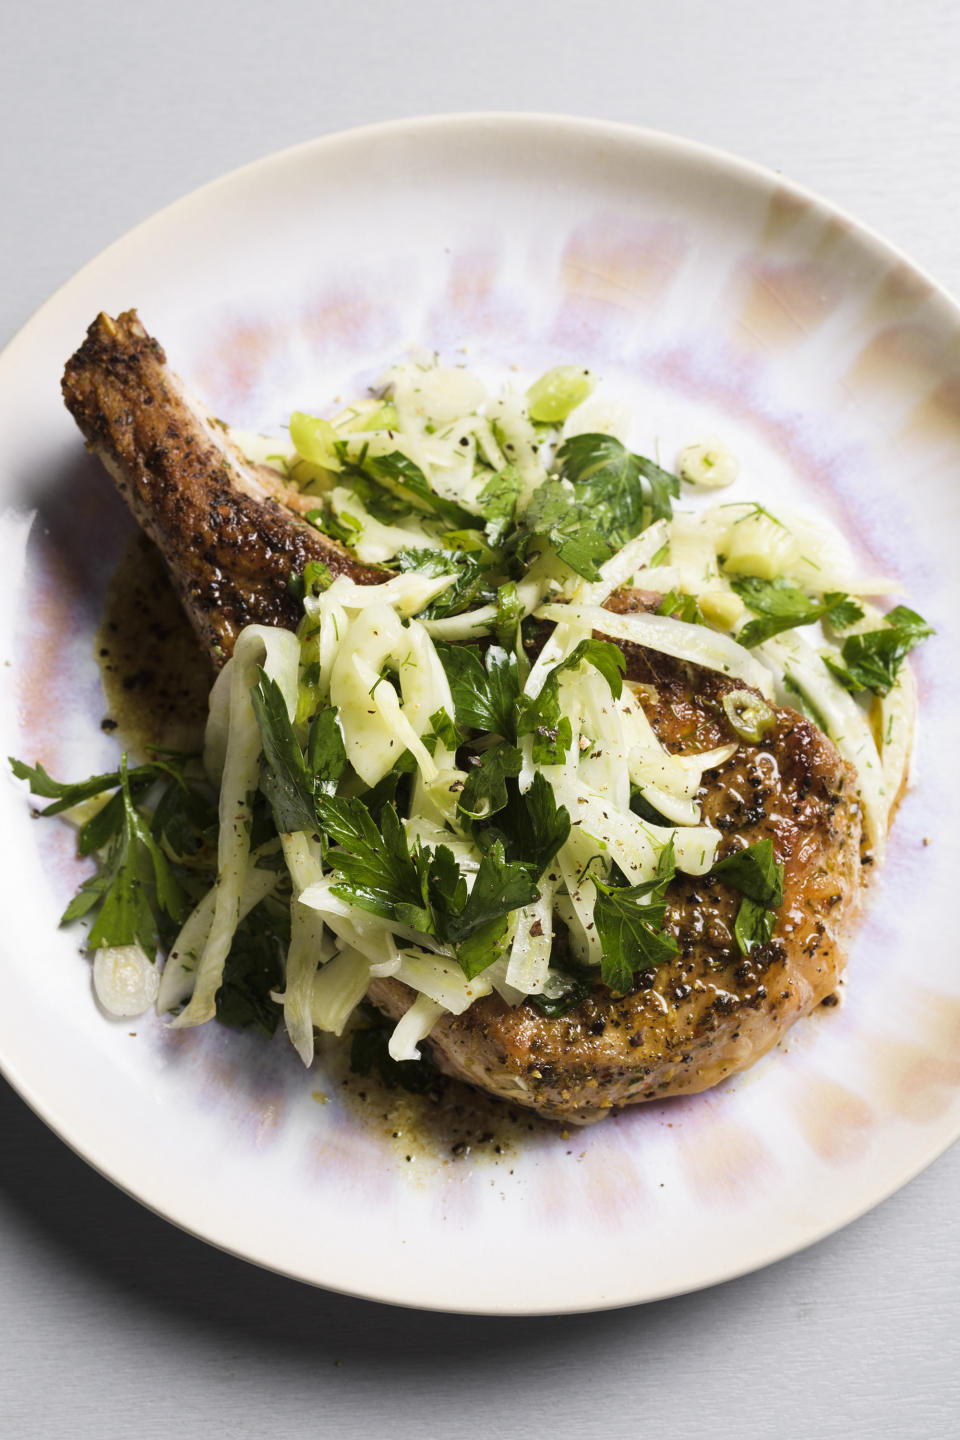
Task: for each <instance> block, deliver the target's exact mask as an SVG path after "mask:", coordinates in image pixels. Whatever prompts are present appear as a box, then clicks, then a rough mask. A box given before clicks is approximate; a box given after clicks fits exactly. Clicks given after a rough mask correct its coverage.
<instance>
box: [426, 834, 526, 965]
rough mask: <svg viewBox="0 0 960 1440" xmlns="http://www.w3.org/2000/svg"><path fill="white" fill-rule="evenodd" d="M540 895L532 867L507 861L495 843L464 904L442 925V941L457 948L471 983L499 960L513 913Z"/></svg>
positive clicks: (484, 857)
mask: <svg viewBox="0 0 960 1440" xmlns="http://www.w3.org/2000/svg"><path fill="white" fill-rule="evenodd" d="M438 848H439V849H444V848H445V847H444V846H440V847H438ZM449 853H450V852H449V851H447V854H449ZM451 859H452V856H451ZM465 888H466V887H465V886H464V889H465ZM538 893H539V892H538V890H537V885H536V881H535V880H534V879H533V875H532V873H531V870H530V867H529V866H528V865H522V864H518V863H516V862H514V861H508V860H507V859H506V856H505V855H504V850H503V845H502V844H501V842H500V841H499V840H496V841H494V843H493V845H492V846H491V847H490V849H489V850H487V851H486V852H485V853H484V856H483V859H482V860H481V861H480V869H479V870H478V871H477V875H476V878H475V880H474V882H473V889H472V890H471V891H470V894H469V895H468V896H467V898H466V901H465V903H464V904H463V905H462V907H460V908H458V909H457V910H456V911H453V910H451V911H448V913H447V915H446V916H445V922H444V925H443V938H445V939H446V940H448V941H450V943H451V944H453V945H454V946H455V947H456V951H457V959H458V961H459V962H460V968H461V969H462V970H463V973H464V974H465V975H466V977H467V979H468V980H472V979H473V978H474V976H476V975H479V974H480V972H481V971H482V970H486V968H487V966H488V965H492V964H493V962H494V960H496V959H497V957H498V955H499V953H500V942H501V941H502V939H503V937H504V936H505V934H506V932H507V927H508V925H509V923H510V922H509V915H510V911H511V910H518V909H519V908H520V907H521V906H523V905H529V904H531V903H532V902H533V901H534V900H536V898H537V895H538ZM458 898H459V897H458Z"/></svg>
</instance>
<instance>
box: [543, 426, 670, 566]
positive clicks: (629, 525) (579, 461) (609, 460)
mask: <svg viewBox="0 0 960 1440" xmlns="http://www.w3.org/2000/svg"><path fill="white" fill-rule="evenodd" d="M557 462H558V464H559V466H560V478H561V480H569V481H570V482H571V483H572V484H573V485H574V486H575V487H576V491H577V499H578V501H579V503H580V504H581V505H585V506H587V507H589V508H590V509H591V510H595V511H599V512H601V513H602V515H603V521H602V525H603V529H604V532H605V533H606V535H607V538H608V539H609V540H610V542H611V543H612V545H613V546H614V548H615V549H619V548H620V547H621V546H622V545H625V544H626V543H627V541H628V540H632V539H633V537H634V535H639V533H640V531H641V530H643V529H644V522H645V520H646V516H645V514H644V511H645V509H647V508H648V507H649V510H650V518H651V520H669V519H670V516H671V513H672V505H671V500H672V499H673V497H675V496H678V495H679V494H680V481H679V479H678V478H677V476H676V475H671V474H670V472H669V471H667V470H662V469H661V468H660V466H659V465H656V464H654V462H653V461H652V460H648V459H646V457H645V456H643V455H634V454H633V452H632V451H630V450H628V449H627V448H626V446H625V445H623V444H621V442H620V441H619V440H617V439H615V438H614V436H612V435H600V434H588V435H574V436H572V437H571V438H570V439H569V440H565V441H564V443H563V444H562V445H561V446H560V449H559V450H558V451H557ZM641 477H642V479H643V480H646V482H647V484H646V486H644V485H643V484H642V481H641Z"/></svg>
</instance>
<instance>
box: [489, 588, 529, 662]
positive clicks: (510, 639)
mask: <svg viewBox="0 0 960 1440" xmlns="http://www.w3.org/2000/svg"><path fill="white" fill-rule="evenodd" d="M522 619H523V606H522V605H521V604H520V596H519V594H518V593H517V587H516V585H515V584H514V582H513V581H512V580H508V581H507V583H506V584H505V585H501V586H500V587H499V588H498V590H497V619H496V623H495V625H494V633H495V634H496V637H497V644H498V645H500V646H501V647H502V648H503V649H504V650H514V649H516V648H517V638H518V636H517V632H518V628H519V625H520V621H521V620H522Z"/></svg>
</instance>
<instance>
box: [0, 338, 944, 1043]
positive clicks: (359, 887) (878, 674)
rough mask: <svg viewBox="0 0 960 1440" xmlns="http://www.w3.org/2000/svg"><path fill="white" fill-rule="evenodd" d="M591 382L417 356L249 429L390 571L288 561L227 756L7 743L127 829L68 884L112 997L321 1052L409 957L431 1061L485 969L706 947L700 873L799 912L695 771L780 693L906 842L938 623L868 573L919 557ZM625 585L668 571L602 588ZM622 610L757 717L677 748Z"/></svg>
mask: <svg viewBox="0 0 960 1440" xmlns="http://www.w3.org/2000/svg"><path fill="white" fill-rule="evenodd" d="M594 389H595V386H594V379H593V376H592V375H591V374H590V373H589V372H588V371H586V370H583V369H582V368H578V367H575V366H563V367H559V368H557V369H555V370H551V371H549V372H548V373H547V374H546V375H544V376H542V377H541V378H540V379H539V380H538V381H536V382H535V383H534V384H533V385H532V386H531V387H530V388H529V389H528V390H526V391H525V392H519V391H517V390H514V389H511V388H509V387H507V388H504V389H503V390H502V391H501V392H500V393H499V394H496V395H491V394H489V393H488V391H487V390H486V388H485V386H484V385H483V384H482V383H481V381H480V380H479V379H478V378H477V377H476V376H475V375H473V374H472V373H471V372H470V371H468V370H467V369H465V368H461V367H456V368H445V367H442V366H440V365H439V364H437V363H436V362H435V361H432V360H431V361H430V362H428V363H422V364H421V363H414V362H409V363H405V364H401V365H398V366H397V367H395V368H394V369H393V370H391V371H390V372H389V373H388V374H387V375H386V376H385V377H384V380H383V383H382V385H381V386H380V387H379V388H378V390H377V392H376V394H375V395H374V396H373V397H372V398H369V399H365V400H362V401H358V402H357V403H356V404H355V405H352V406H350V407H349V408H347V409H346V410H344V411H342V412H341V413H340V414H338V415H336V416H334V417H333V418H332V419H324V418H320V417H318V416H316V415H311V414H307V413H303V412H295V413H294V415H293V416H292V418H291V422H290V427H289V434H288V435H287V436H285V437H284V438H283V440H282V441H278V440H277V439H276V438H273V439H264V438H263V437H253V436H236V437H235V438H236V439H237V442H238V443H239V444H240V445H241V447H242V448H243V450H244V452H245V453H246V454H247V455H248V456H249V457H250V458H251V459H252V460H254V461H256V462H257V463H260V464H267V465H270V466H272V467H273V468H274V469H275V470H277V471H278V473H280V474H281V475H282V476H284V478H285V479H286V480H287V481H288V482H289V483H291V484H293V485H295V486H296V487H297V488H298V489H299V491H300V492H301V494H302V495H303V496H306V497H308V498H309V500H310V501H313V500H315V503H310V504H308V507H307V512H306V519H307V522H308V523H309V524H311V525H314V526H315V527H317V529H319V530H321V531H322V532H323V533H324V534H325V535H327V536H329V537H331V538H333V539H334V540H336V541H337V542H338V543H340V544H341V545H343V546H344V547H345V548H346V549H347V550H348V551H349V552H350V553H351V554H352V555H353V556H355V557H356V558H357V559H358V560H359V561H361V562H363V563H364V564H367V565H375V566H379V567H381V568H382V570H383V579H382V582H381V583H375V584H357V583H355V582H354V581H353V580H352V579H349V578H347V577H346V576H339V577H338V578H336V579H334V578H333V577H332V576H331V574H330V572H329V571H328V570H327V569H326V568H325V566H323V565H322V564H320V563H310V564H308V565H307V566H306V568H305V570H304V572H303V573H302V574H300V575H291V576H290V581H289V583H290V585H291V587H292V588H293V589H294V592H295V593H296V594H297V595H298V596H299V597H300V598H301V599H302V605H303V618H302V621H301V623H300V625H299V628H298V630H297V632H296V633H294V632H293V631H289V630H283V629H275V628H270V627H266V626H261V625H251V626H248V627H247V628H246V629H245V630H243V631H242V632H241V634H240V635H239V637H238V639H237V643H236V646H235V650H234V653H233V655H232V657H231V658H230V659H229V661H228V662H227V663H226V665H225V666H224V668H223V669H222V670H221V672H220V674H219V676H218V678H217V680H216V683H215V685H214V687H213V690H212V693H211V696H210V711H209V720H208V724H207V729H206V741H205V749H204V754H203V757H202V761H201V759H200V758H199V757H187V756H183V755H178V754H173V753H168V752H159V751H158V752H152V753H151V755H150V757H149V758H148V759H147V760H146V761H145V762H144V763H141V764H136V765H135V764H133V763H128V762H127V760H126V758H125V757H124V759H122V760H121V763H120V766H119V768H118V770H117V771H116V772H115V773H112V774H107V775H101V776H95V777H93V778H92V779H91V780H89V781H85V782H82V783H80V784H68V783H61V782H59V781H56V780H54V779H52V778H51V777H50V776H49V775H48V774H47V773H46V772H45V771H44V770H43V769H42V767H40V766H36V767H30V766H28V765H26V764H24V763H23V762H21V761H14V762H12V763H13V768H14V771H15V773H16V774H17V775H18V776H20V777H21V778H23V779H26V780H28V781H29V782H30V785H31V789H32V791H33V793H34V794H35V795H38V796H41V797H43V798H45V799H47V800H49V801H50V803H49V804H48V805H47V806H46V808H45V809H44V810H43V811H42V812H41V813H43V814H55V813H64V812H66V813H67V814H68V816H70V817H71V818H72V819H73V820H74V822H75V823H76V824H77V825H78V827H79V828H78V839H79V849H80V851H81V853H82V854H84V855H88V856H91V857H94V858H95V859H96V860H97V861H98V868H97V870H96V872H95V873H94V874H93V875H92V876H91V878H90V879H88V880H87V881H86V882H85V883H84V885H83V887H82V888H81V890H80V892H79V894H78V895H77V897H76V898H75V899H74V900H73V901H72V902H71V904H70V906H69V907H68V909H67V912H66V914H65V916H64V919H65V920H75V919H79V918H81V917H87V918H88V920H89V921H91V922H92V923H91V928H90V930H89V933H88V936H87V945H88V947H89V949H90V950H91V951H92V952H93V955H94V979H95V984H96V988H97V993H98V995H99V997H100V999H101V1001H102V1002H103V1004H104V1005H105V1006H106V1008H107V1009H108V1010H110V1011H112V1012H113V1013H117V1014H135V1013H139V1012H141V1011H143V1010H144V1009H146V1008H147V1007H148V1006H149V1005H150V1004H155V1005H156V1008H157V1010H158V1012H159V1013H160V1014H161V1015H162V1016H165V1017H168V1019H169V1023H171V1024H172V1025H173V1026H176V1027H188V1026H193V1025H198V1024H202V1023H204V1022H206V1021H208V1020H211V1019H213V1018H214V1017H215V1016H219V1018H221V1019H223V1020H225V1021H227V1022H228V1023H233V1024H237V1025H255V1026H258V1027H259V1028H261V1029H263V1030H265V1031H267V1032H269V1033H272V1032H273V1031H274V1030H275V1029H276V1028H277V1026H278V1025H279V1024H280V1023H281V1022H282V1024H283V1025H284V1027H285V1029H286V1031H287V1033H288V1035H289V1037H290V1040H291V1041H292V1043H293V1045H294V1046H295V1048H296V1050H297V1052H298V1054H299V1055H300V1057H301V1059H302V1060H303V1061H304V1063H305V1064H308V1065H309V1064H310V1063H311V1062H312V1060H313V1056H314V1044H315V1031H316V1030H320V1031H326V1032H331V1033H333V1034H336V1035H340V1034H342V1033H343V1032H344V1030H345V1029H346V1028H347V1027H348V1025H349V1024H350V1023H351V1017H353V1016H354V1014H355V1012H357V1010H358V1007H359V1006H360V1005H361V1002H362V1001H363V999H364V996H365V995H366V994H367V992H368V990H369V988H370V986H371V984H372V983H373V982H374V981H376V980H378V979H384V978H394V979H396V980H398V981H400V982H402V984H403V985H405V986H406V987H408V989H409V991H410V992H411V993H412V995H413V1001H412V1003H411V1004H410V1006H409V1008H407V1009H406V1011H405V1013H404V1014H403V1015H402V1018H400V1019H399V1020H398V1021H397V1023H396V1025H395V1028H394V1029H393V1031H392V1034H391V1035H390V1039H389V1056H390V1058H391V1059H392V1061H395V1062H408V1061H414V1060H416V1059H418V1058H419V1055H420V1051H419V1048H418V1047H419V1045H420V1042H421V1041H422V1040H424V1039H425V1038H427V1037H428V1036H429V1035H430V1032H431V1030H432V1029H433V1028H434V1026H436V1025H437V1023H438V1022H440V1021H442V1020H443V1019H444V1017H449V1016H456V1015H460V1014H462V1013H463V1012H464V1011H466V1010H467V1009H468V1008H469V1007H470V1006H471V1005H472V1004H473V1003H474V1002H475V1001H477V1000H478V999H480V998H481V997H483V996H487V995H490V994H491V992H496V993H497V994H498V995H499V996H500V997H501V998H502V1000H503V1001H504V1002H505V1003H506V1004H507V1005H510V1006H517V1005H520V1004H524V1003H527V1004H530V1005H533V1006H535V1007H536V1008H537V1009H538V1010H539V1011H540V1012H542V1014H544V1015H546V1016H550V1017H559V1016H562V1015H563V1014H565V1013H566V1012H568V1011H569V1010H570V1009H571V1008H572V1007H573V1006H575V1005H576V1004H577V1003H578V1002H579V1001H580V1000H581V999H582V998H583V997H584V996H585V995H586V994H587V993H588V992H589V991H591V990H593V989H596V988H597V987H606V990H607V991H608V992H609V993H611V994H624V993H627V992H629V991H630V989H631V987H632V986H633V985H634V984H635V983H636V982H637V978H638V976H640V975H641V974H642V973H644V972H650V971H655V970H656V969H657V968H658V967H659V966H661V965H663V964H665V963H666V962H668V961H669V960H670V959H671V958H672V957H673V956H674V955H675V954H676V953H677V942H676V940H675V939H674V937H673V936H672V935H671V934H670V933H669V930H668V929H666V928H665V927H664V917H665V912H666V908H667V895H668V892H669V887H670V885H671V882H672V881H673V879H674V876H675V875H677V873H678V872H679V873H681V874H685V875H689V876H711V877H712V878H713V880H714V881H715V882H717V883H720V884H723V885H726V886H729V887H730V888H731V889H732V890H734V891H735V892H736V893H737V895H738V897H739V909H738V912H737V920H736V944H737V946H739V949H740V951H741V952H742V953H743V955H745V956H749V955H750V952H751V950H752V949H753V948H754V947H755V946H757V945H762V944H765V943H766V942H768V941H769V939H770V937H771V935H773V934H774V933H775V931H776V926H777V923H778V918H779V914H778V912H779V908H780V905H781V903H782V899H783V866H782V864H780V863H778V861H777V859H776V857H775V856H774V854H773V850H772V845H771V842H770V841H769V840H763V841H760V842H758V843H756V844H754V845H751V846H749V847H746V848H743V849H740V850H737V851H735V852H734V853H731V854H727V855H726V856H725V858H723V859H721V860H719V861H718V860H717V847H718V843H719V841H720V839H721V835H720V832H719V831H718V830H717V829H716V828H713V827H712V826H710V825H709V824H707V823H705V822H704V818H703V809H702V804H701V799H699V798H698V796H700V797H702V794H703V790H702V787H703V786H704V785H709V783H710V772H711V771H714V770H716V769H718V768H719V767H721V766H723V765H725V764H726V763H727V762H728V761H729V760H730V759H731V757H732V756H733V755H734V754H735V753H736V751H737V749H738V745H739V744H740V743H745V744H758V743H761V742H762V741H763V737H764V735H765V733H767V732H768V731H769V730H770V729H771V727H772V726H773V724H774V712H773V709H772V708H771V707H772V706H773V705H776V704H779V705H789V706H792V707H793V708H795V709H801V710H803V711H804V712H805V713H806V714H807V715H808V716H809V717H810V718H811V719H812V720H814V722H815V723H816V724H817V725H818V726H819V727H820V728H821V729H822V730H823V731H824V732H825V734H826V735H827V736H828V737H829V738H830V739H831V740H832V741H833V743H834V745H835V746H836V747H837V749H838V750H839V752H840V754H841V755H842V756H843V758H844V759H845V760H846V761H848V762H849V764H850V765H851V766H852V767H853V770H854V771H855V773H856V776H857V784H858V790H859V801H860V807H861V811H862V816H863V824H864V834H865V838H866V843H867V845H868V847H869V849H870V851H871V852H872V853H873V854H874V855H876V854H878V853H879V852H880V851H881V849H882V846H883V841H884V836H885V833H886V830H887V826H888V823H889V820H890V816H891V813H892V810H893V807H894V806H895V804H896V801H897V799H898V796H899V793H900V791H901V788H902V784H903V779H904V776H905V773H906V768H907V763H908V759H909V751H910V744H911V736H912V733H913V727H914V705H915V700H914V687H913V681H912V678H911V675H910V670H909V667H907V666H905V665H904V664H903V661H904V657H905V656H906V655H907V654H908V652H909V651H910V650H911V648H912V647H913V646H914V645H915V644H916V643H917V642H918V641H919V640H921V639H922V638H924V637H925V636H926V635H929V634H930V633H932V632H931V630H930V627H929V626H928V625H927V624H926V623H925V621H924V620H923V619H922V618H921V616H920V615H918V614H917V613H916V612H915V611H913V610H911V609H909V608H908V607H907V606H905V605H902V604H901V605H897V606H895V607H894V608H893V609H890V610H888V611H887V612H886V613H881V611H880V610H879V609H877V608H875V606H874V604H873V603H871V602H872V600H874V599H876V597H877V596H879V595H882V594H884V593H885V592H886V591H888V590H889V589H891V588H893V587H892V586H890V585H889V584H888V583H887V582H885V581H884V580H883V579H881V578H877V577H869V576H867V577H864V576H859V575H858V574H857V572H856V567H855V565H854V563H853V560H852V558H851V554H850V551H849V549H848V547H847V546H846V544H845V543H844V541H843V539H842V538H841V537H840V536H839V535H838V534H837V533H836V532H835V531H834V530H833V529H832V528H831V527H829V526H827V525H825V524H824V523H822V522H819V521H816V522H815V521H812V520H811V519H809V518H807V517H805V516H800V515H793V514H786V513H779V514H773V513H771V512H770V511H769V510H767V509H766V508H764V507H763V506H762V505H760V504H757V503H754V502H752V501H745V502H741V501H738V500H735V499H731V498H730V493H731V492H730V490H729V487H730V486H732V485H733V484H734V482H735V481H736V480H737V464H736V461H735V460H734V458H733V457H732V456H731V455H730V453H729V452H728V451H726V450H725V448H724V447H723V446H722V445H721V444H720V443H719V442H715V441H712V440H706V441H703V442H698V443H693V444H691V445H689V446H688V447H687V448H686V449H685V450H684V451H682V452H681V454H680V455H679V456H678V457H677V459H676V463H675V466H674V468H672V469H667V468H664V467H662V466H661V465H660V464H659V463H658V462H656V461H654V460H652V459H650V458H647V457H646V456H644V455H641V454H637V453H635V452H634V451H633V450H632V449H631V448H629V446H628V444H627V440H628V438H629V433H628V432H629V417H627V418H625V417H624V416H623V415H622V414H621V413H620V411H619V410H618V409H617V407H614V406H611V405H609V404H607V403H605V402H604V401H603V399H602V396H601V395H600V394H599V393H598V394H595V393H594ZM711 490H716V491H717V492H718V494H717V496H716V498H715V499H714V503H705V500H706V501H709V500H710V499H712V498H713V497H711V496H709V494H708V492H709V491H711ZM691 503H692V504H693V506H694V508H688V507H689V506H690V505H691ZM629 587H636V588H638V589H640V590H642V591H643V592H644V596H643V603H640V604H638V605H636V606H634V607H633V608H629V609H626V610H624V611H623V613H621V611H620V610H616V611H615V610H611V609H608V608H605V602H607V601H608V600H609V599H610V597H611V596H613V595H614V594H615V592H619V591H622V590H624V589H625V588H629ZM625 644H626V645H633V646H639V647H643V649H645V650H646V651H650V652H659V653H660V654H662V655H665V656H669V657H672V658H673V659H674V660H676V661H680V662H683V663H687V664H689V665H692V666H695V667H701V668H703V669H706V670H712V671H717V672H720V673H721V674H723V675H724V676H726V677H728V679H729V680H731V681H732V682H735V683H734V685H733V688H731V689H729V690H727V691H726V692H725V694H724V697H723V709H724V711H725V713H726V716H727V719H728V720H729V723H730V726H731V727H732V733H733V734H734V735H735V736H736V737H738V738H737V739H736V740H733V741H731V742H730V743H729V744H724V745H720V746H718V747H716V748H714V749H711V750H707V751H704V752H702V753H695V754H690V753H683V754H678V753H672V752H671V751H670V750H668V749H667V748H666V747H665V746H664V745H663V744H662V743H661V742H660V740H659V739H658V738H657V735H656V734H655V732H654V730H653V728H652V727H651V724H650V721H649V719H648V718H647V714H646V711H645V709H644V704H643V701H644V686H643V685H638V684H633V683H630V682H629V681H628V680H627V679H626V678H625V668H626V667H625V660H624V653H623V650H622V648H621V647H622V646H623V645H625ZM164 955H165V957H166V958H165V963H164V964H163V966H162V969H161V964H160V957H162V956H164Z"/></svg>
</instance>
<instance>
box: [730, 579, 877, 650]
mask: <svg viewBox="0 0 960 1440" xmlns="http://www.w3.org/2000/svg"><path fill="white" fill-rule="evenodd" d="M730 583H731V585H732V587H733V589H734V591H735V592H736V594H737V595H739V596H740V599H741V600H742V601H743V602H744V604H745V605H747V606H748V607H749V609H751V610H752V611H753V612H754V614H756V615H759V616H760V617H761V618H760V619H759V620H750V621H748V623H747V624H746V625H744V626H743V627H742V629H741V630H739V631H738V632H737V643H738V644H740V645H745V646H746V647H747V649H748V650H750V649H752V648H753V646H754V645H761V644H762V643H763V641H764V640H770V639H771V638H772V637H773V636H774V635H780V634H781V633H782V632H783V631H784V630H793V629H794V628H795V627H796V626H797V625H812V624H814V622H815V621H817V620H824V619H826V618H827V617H828V616H829V618H830V620H831V621H832V622H833V623H834V624H835V625H836V626H837V628H838V629H840V630H843V629H846V628H847V626H848V625H853V624H855V623H856V621H857V620H862V619H863V610H862V609H861V608H860V606H859V605H858V604H857V602H856V601H855V600H851V598H850V596H849V595H844V594H843V592H842V591H838V590H832V591H828V592H827V593H826V594H825V595H824V597H823V600H822V601H817V600H811V599H810V597H809V596H808V595H807V594H806V593H805V592H804V591H803V590H801V589H800V588H799V586H797V585H792V584H791V583H790V581H789V580H784V579H783V577H782V576H778V577H777V578H776V579H775V580H761V579H760V578H759V577H758V576H755V575H750V576H746V577H744V578H743V579H741V580H732V581H731V582H730Z"/></svg>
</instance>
